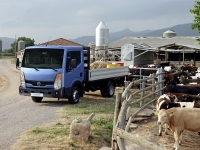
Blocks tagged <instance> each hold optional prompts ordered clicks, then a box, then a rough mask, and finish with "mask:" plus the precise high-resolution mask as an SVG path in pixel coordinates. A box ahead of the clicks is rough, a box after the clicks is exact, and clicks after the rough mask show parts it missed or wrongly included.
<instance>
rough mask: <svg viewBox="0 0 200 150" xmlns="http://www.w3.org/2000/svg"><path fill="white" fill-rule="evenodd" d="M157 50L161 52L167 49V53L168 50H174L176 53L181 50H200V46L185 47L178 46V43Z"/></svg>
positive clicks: (183, 45) (182, 45)
mask: <svg viewBox="0 0 200 150" xmlns="http://www.w3.org/2000/svg"><path fill="white" fill-rule="evenodd" d="M157 49H159V50H161V49H165V50H166V51H167V49H173V50H175V51H177V50H179V51H182V50H188V51H189V50H200V46H199V47H197V46H193V45H185V44H178V43H173V44H168V45H163V46H160V47H158V48H157Z"/></svg>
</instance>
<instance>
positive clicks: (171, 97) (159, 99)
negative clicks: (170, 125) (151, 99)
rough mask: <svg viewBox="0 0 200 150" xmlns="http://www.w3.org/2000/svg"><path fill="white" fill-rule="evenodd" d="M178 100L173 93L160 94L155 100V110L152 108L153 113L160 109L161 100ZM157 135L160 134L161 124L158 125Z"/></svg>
mask: <svg viewBox="0 0 200 150" xmlns="http://www.w3.org/2000/svg"><path fill="white" fill-rule="evenodd" d="M174 101H178V99H177V97H176V96H175V95H168V94H163V95H161V96H160V97H159V98H158V100H157V101H156V110H154V113H156V112H158V111H159V110H160V106H161V105H162V103H163V102H174ZM165 134H168V133H167V127H165ZM158 135H159V136H161V135H162V126H159V133H158Z"/></svg>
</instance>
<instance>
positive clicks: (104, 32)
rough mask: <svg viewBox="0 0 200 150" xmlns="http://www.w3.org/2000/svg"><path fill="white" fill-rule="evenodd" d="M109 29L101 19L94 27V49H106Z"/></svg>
mask: <svg viewBox="0 0 200 150" xmlns="http://www.w3.org/2000/svg"><path fill="white" fill-rule="evenodd" d="M108 39H109V29H108V27H107V26H106V24H105V22H103V21H101V22H100V23H99V25H98V26H97V28H96V49H107V47H108Z"/></svg>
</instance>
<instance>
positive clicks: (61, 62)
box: [16, 46, 89, 104]
mask: <svg viewBox="0 0 200 150" xmlns="http://www.w3.org/2000/svg"><path fill="white" fill-rule="evenodd" d="M86 49H89V48H86ZM16 67H17V68H20V86H19V94H20V95H24V96H31V98H32V100H33V101H34V102H41V101H42V99H43V97H52V98H58V99H59V98H68V100H69V102H70V103H71V104H75V103H78V102H79V98H80V97H82V96H83V93H84V90H83V86H82V83H83V80H84V78H85V77H84V75H85V73H84V72H85V70H84V47H81V46H31V47H27V48H26V49H25V51H24V55H23V58H22V62H21V66H20V67H19V60H18V59H17V61H16Z"/></svg>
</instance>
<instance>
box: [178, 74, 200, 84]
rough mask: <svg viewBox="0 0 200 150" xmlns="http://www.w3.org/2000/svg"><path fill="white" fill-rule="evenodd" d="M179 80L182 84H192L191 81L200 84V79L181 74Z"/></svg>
mask: <svg viewBox="0 0 200 150" xmlns="http://www.w3.org/2000/svg"><path fill="white" fill-rule="evenodd" d="M179 81H180V83H181V84H184V85H185V84H191V83H196V84H200V79H199V78H198V79H187V78H186V77H185V76H180V78H179Z"/></svg>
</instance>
